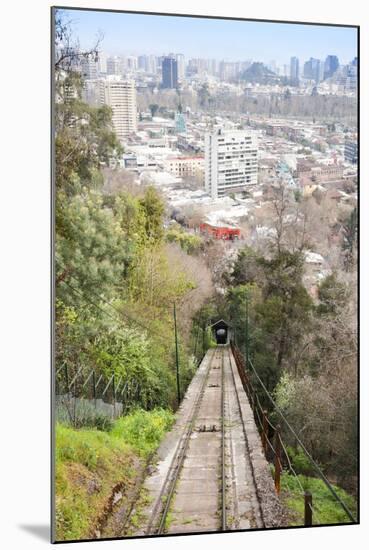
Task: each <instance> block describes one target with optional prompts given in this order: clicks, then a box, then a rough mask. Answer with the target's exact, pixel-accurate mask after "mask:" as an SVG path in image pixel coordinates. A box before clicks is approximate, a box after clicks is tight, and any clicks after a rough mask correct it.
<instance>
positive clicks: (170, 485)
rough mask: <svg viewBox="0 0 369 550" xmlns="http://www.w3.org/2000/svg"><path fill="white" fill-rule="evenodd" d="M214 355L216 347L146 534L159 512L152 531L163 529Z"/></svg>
mask: <svg viewBox="0 0 369 550" xmlns="http://www.w3.org/2000/svg"><path fill="white" fill-rule="evenodd" d="M215 355H216V349H215V350H214V353H213V354H212V357H211V359H210V360H209V365H208V367H207V371H206V374H205V376H204V380H203V382H202V384H201V388H200V391H199V392H198V395H197V398H196V401H195V403H194V405H193V408H192V410H191V414H190V420H189V422H188V423H187V428H186V429H185V430H184V432H183V434H182V437H181V438H180V440H179V442H178V445H177V449H176V451H175V453H174V456H173V459H172V462H171V465H170V467H169V469H168V475H167V478H166V480H165V482H164V485H163V489H162V491H161V492H160V495H159V498H158V500H157V506H155V508H154V510H153V513H152V516H151V520H150V523H149V526H148V528H147V534H151V531H152V529H153V524H154V522H155V520H156V516H157V515H159V514H160V521H159V525H158V526H157V527H156V528H155V527H154V531H155V534H158V535H160V534H161V533H163V531H164V528H165V522H166V518H167V515H168V512H169V508H170V505H171V501H172V497H173V494H174V490H175V487H176V484H177V480H178V477H179V474H180V472H181V469H182V465H183V461H184V458H185V455H186V451H187V449H188V445H189V442H190V437H191V435H192V432H193V427H194V423H195V420H196V418H197V415H198V412H199V408H200V404H201V401H202V398H203V396H204V392H205V387H206V383H207V381H208V378H209V373H210V368H211V365H212V364H213V360H214V358H215ZM173 471H174V473H173V474H172V475H171V473H172V472H173ZM164 499H165V505H164V509H163V510H162V511H159V510H158V509H157V507H158V506H160V504H162V502H163V500H164Z"/></svg>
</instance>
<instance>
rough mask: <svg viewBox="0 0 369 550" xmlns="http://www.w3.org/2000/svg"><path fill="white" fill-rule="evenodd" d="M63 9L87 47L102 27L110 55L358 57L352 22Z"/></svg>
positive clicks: (284, 60)
mask: <svg viewBox="0 0 369 550" xmlns="http://www.w3.org/2000/svg"><path fill="white" fill-rule="evenodd" d="M63 12H65V14H66V17H67V18H68V19H69V20H71V21H72V23H73V28H74V31H75V34H76V36H78V38H79V42H80V46H81V47H82V48H88V47H91V46H92V45H93V44H94V40H95V39H96V36H97V35H98V33H99V32H100V31H101V32H102V33H103V35H104V38H103V41H102V44H101V49H102V51H104V52H106V54H107V55H140V54H142V55H145V54H153V55H158V56H160V55H165V54H168V53H171V52H173V53H182V54H184V55H185V56H186V58H187V59H189V58H191V57H201V58H208V59H211V58H213V59H219V60H222V59H224V60H229V61H241V60H246V59H253V60H257V61H263V62H264V63H269V62H270V61H272V60H273V61H275V62H276V63H277V64H279V65H283V64H288V63H289V62H290V58H291V57H292V56H296V57H298V58H299V59H300V60H307V59H309V58H310V57H313V58H317V59H322V60H324V59H325V58H326V57H327V55H332V54H334V55H337V56H338V58H339V61H340V63H342V64H346V63H349V62H350V61H352V59H353V58H354V57H356V56H357V29H356V28H352V27H334V26H329V25H327V26H319V25H303V24H293V23H274V22H259V21H245V20H240V21H238V20H236V21H235V20H226V19H206V18H191V17H179V16H160V15H157V16H156V15H147V14H132V13H120V12H94V11H86V10H69V9H65V10H63ZM168 20H170V24H168ZM245 35H246V39H245V38H244V37H245ZM122 36H124V39H122ZM189 36H190V38H191V39H190V40H189ZM219 36H222V40H221V41H220V40H219ZM158 37H160V41H158ZM158 42H160V43H159V44H158ZM199 52H201V54H200V55H199Z"/></svg>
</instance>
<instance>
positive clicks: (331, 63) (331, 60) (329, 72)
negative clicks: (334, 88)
mask: <svg viewBox="0 0 369 550" xmlns="http://www.w3.org/2000/svg"><path fill="white" fill-rule="evenodd" d="M339 65H340V64H339V61H338V57H337V56H336V55H327V58H326V60H325V63H324V80H325V79H326V78H330V77H331V76H333V75H334V73H335V72H336V71H337V69H338V67H339Z"/></svg>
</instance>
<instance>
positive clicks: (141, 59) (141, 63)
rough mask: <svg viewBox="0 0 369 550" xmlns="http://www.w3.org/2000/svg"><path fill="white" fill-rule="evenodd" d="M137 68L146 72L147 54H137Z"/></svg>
mask: <svg viewBox="0 0 369 550" xmlns="http://www.w3.org/2000/svg"><path fill="white" fill-rule="evenodd" d="M138 68H139V69H141V70H142V71H145V72H148V71H147V68H148V56H147V55H139V56H138Z"/></svg>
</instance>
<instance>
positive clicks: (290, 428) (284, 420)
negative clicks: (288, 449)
mask: <svg viewBox="0 0 369 550" xmlns="http://www.w3.org/2000/svg"><path fill="white" fill-rule="evenodd" d="M248 363H249V365H250V366H251V368H252V370H253V372H254V374H255V376H256V377H257V379H258V380H259V382H260V384H261V386H262V388H263V390H264V391H265V393H266V395H267V396H268V398H269V399H270V401H271V403H272V404H273V406H274V408H275V410H276V411H277V412H278V414H279V415H280V417H281V418H282V420H283V422H284V423H285V424H286V426H287V428H288V429H289V430H290V432H291V433H292V435H293V436H294V437H295V438H296V441H297V442H298V444H299V445H300V447H301V449H302V450H303V452H304V453H305V455H306V456H307V457H308V459H309V460H310V462H311V464H312V465H313V467H314V469H315V471H316V472H317V474H318V475H319V477H320V478H321V479H322V481H323V482H324V483H325V485H326V486H327V487H328V489H329V491H330V492H331V493H332V495H333V496H334V497H335V499H336V500H337V501H338V502H339V503H340V505H341V506H342V508H343V509H344V511H345V512H346V514H347V515H348V516H349V518H350V519H351V520H352V521H353V522H354V523H356V519H355V518H354V516H353V515H352V513H351V512H350V510H349V509H348V507H347V506H346V504H345V503H344V502H343V501H342V500H341V498H340V497H339V496H338V494H337V493H336V491H335V490H334V489H333V487H332V485H331V484H330V482H329V481H328V479H327V478H326V476H325V475H324V473H323V472H322V470H321V469H320V467H319V466H318V464H317V463H316V462H315V460H314V459H313V457H312V456H311V454H310V453H309V451H308V450H307V449H306V447H305V445H304V444H303V442H302V441H301V439H300V438H299V437H298V435H297V434H296V432H295V430H294V429H293V428H292V426H291V425H290V423H289V422H288V420H287V419H286V417H285V416H284V414H283V413H282V411H281V410H280V408H279V407H278V405H277V404H276V402H275V401H274V399H273V397H272V396H271V395H270V393H269V391H268V390H267V388H266V387H265V385H264V383H263V381H262V380H261V378H260V376H259V375H258V373H257V371H256V369H255V367H254V365H253V363H252V361H251V359H250V358H249V359H248Z"/></svg>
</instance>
